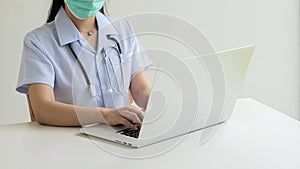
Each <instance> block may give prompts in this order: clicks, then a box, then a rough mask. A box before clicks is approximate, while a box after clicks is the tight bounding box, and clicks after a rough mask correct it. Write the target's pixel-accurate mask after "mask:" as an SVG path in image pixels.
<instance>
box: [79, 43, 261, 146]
mask: <svg viewBox="0 0 300 169" xmlns="http://www.w3.org/2000/svg"><path fill="white" fill-rule="evenodd" d="M254 49H255V47H254V46H246V47H240V48H236V49H230V50H225V51H221V52H217V53H212V54H207V55H203V56H197V57H189V58H184V59H180V60H179V59H178V60H173V61H167V62H164V63H161V64H159V65H157V66H155V68H153V69H150V70H149V72H148V71H147V73H148V75H149V77H150V79H151V80H152V91H151V94H150V97H149V101H148V105H147V109H146V111H145V114H144V120H143V122H142V127H141V128H140V130H137V131H133V130H131V129H129V128H127V127H125V126H118V127H114V126H109V125H106V124H97V125H94V126H88V127H82V128H81V129H80V131H81V132H82V133H84V134H87V135H90V136H94V137H97V138H102V139H105V140H109V141H113V142H116V143H119V144H123V145H127V146H130V147H135V148H139V147H144V146H147V145H151V144H154V143H159V142H162V141H164V140H168V139H172V138H175V137H178V136H182V135H185V134H188V133H191V132H194V131H198V130H201V129H204V128H208V127H210V126H215V125H217V124H220V123H223V122H225V121H227V120H228V119H229V118H230V116H231V113H232V111H233V108H234V105H235V102H236V100H237V99H238V97H239V92H240V90H241V87H242V84H243V81H244V78H245V75H246V72H247V69H248V66H249V63H250V60H251V58H252V55H253V52H254Z"/></svg>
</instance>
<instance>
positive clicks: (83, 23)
mask: <svg viewBox="0 0 300 169" xmlns="http://www.w3.org/2000/svg"><path fill="white" fill-rule="evenodd" d="M65 10H66V13H67V15H68V16H69V17H70V19H71V20H72V22H73V23H74V25H75V26H76V28H77V29H78V31H79V32H89V31H95V30H97V29H98V28H97V24H96V17H95V16H93V17H90V18H87V19H83V20H80V19H78V18H76V17H75V16H74V15H73V14H72V12H71V11H70V9H69V8H68V6H67V5H65Z"/></svg>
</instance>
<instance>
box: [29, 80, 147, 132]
mask: <svg viewBox="0 0 300 169" xmlns="http://www.w3.org/2000/svg"><path fill="white" fill-rule="evenodd" d="M28 94H29V98H30V102H31V106H32V109H33V112H34V116H35V118H36V120H37V121H38V122H39V123H41V124H46V125H53V126H81V125H87V124H95V123H106V124H109V125H117V124H123V125H126V126H128V127H130V128H132V129H135V128H136V127H135V126H134V125H133V124H132V123H130V121H139V120H140V118H142V117H141V113H140V112H138V111H137V110H136V109H134V108H133V107H130V106H129V107H125V108H121V109H106V108H99V107H79V106H74V105H69V104H64V103H60V102H56V101H55V97H54V92H53V89H52V88H51V87H50V86H48V85H45V84H30V85H28ZM125 117H126V118H125ZM137 118H138V119H137ZM128 119H130V121H129V120H128Z"/></svg>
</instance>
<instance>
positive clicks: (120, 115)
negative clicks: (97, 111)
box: [101, 105, 144, 130]
mask: <svg viewBox="0 0 300 169" xmlns="http://www.w3.org/2000/svg"><path fill="white" fill-rule="evenodd" d="M101 112H102V115H103V117H104V119H105V121H106V123H107V124H108V125H111V126H114V125H119V124H123V125H125V126H127V127H129V128H131V129H133V130H138V128H137V127H136V125H137V126H138V127H139V128H140V127H141V124H142V121H143V119H144V114H143V112H142V111H141V110H139V109H138V108H136V107H135V106H131V105H130V106H126V107H123V108H119V109H107V108H104V109H102V111H101ZM135 124H136V125H135Z"/></svg>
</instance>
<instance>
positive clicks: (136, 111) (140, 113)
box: [128, 105, 144, 121]
mask: <svg viewBox="0 0 300 169" xmlns="http://www.w3.org/2000/svg"><path fill="white" fill-rule="evenodd" d="M128 108H129V109H130V111H131V112H133V113H135V114H136V115H137V116H138V117H139V119H140V121H143V120H144V113H143V112H142V111H141V110H139V109H138V108H137V107H135V106H132V105H131V106H129V107H128Z"/></svg>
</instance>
